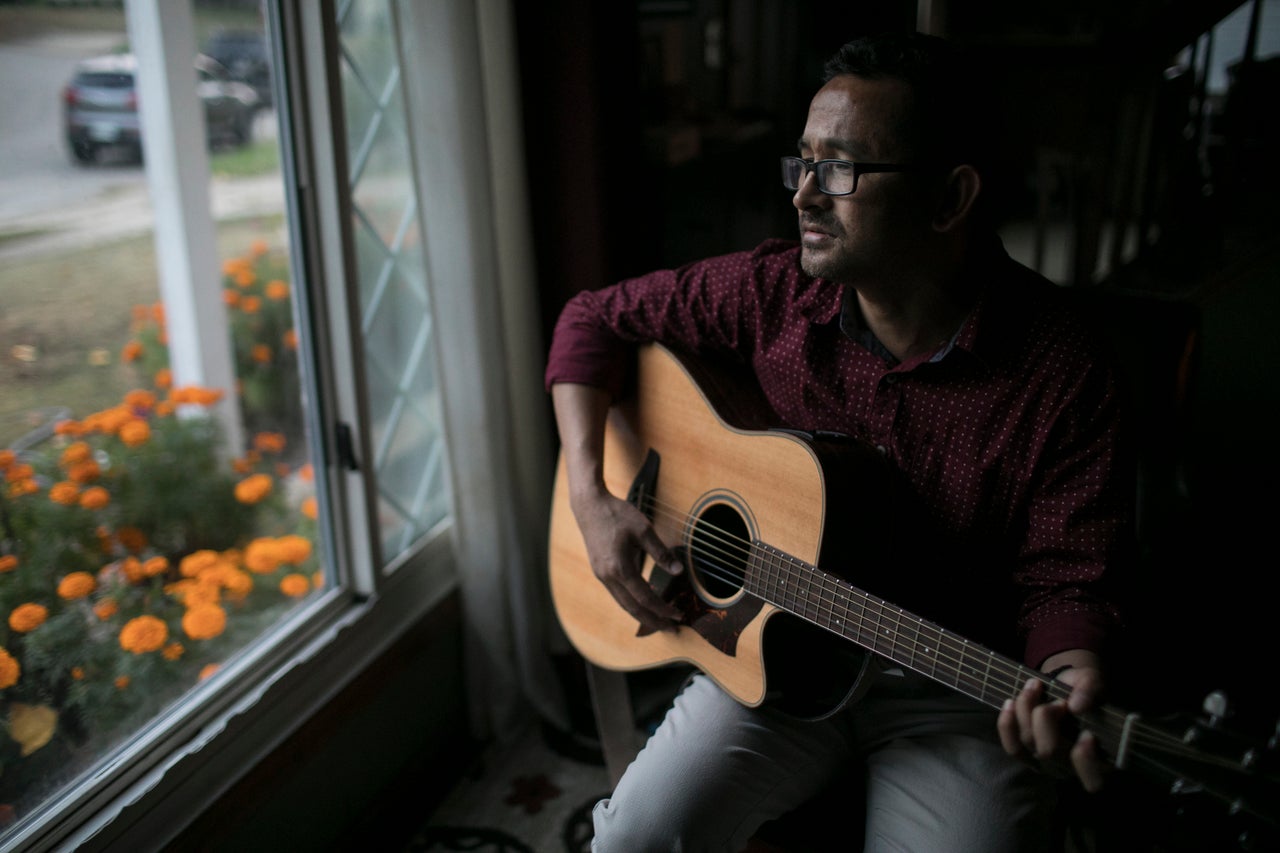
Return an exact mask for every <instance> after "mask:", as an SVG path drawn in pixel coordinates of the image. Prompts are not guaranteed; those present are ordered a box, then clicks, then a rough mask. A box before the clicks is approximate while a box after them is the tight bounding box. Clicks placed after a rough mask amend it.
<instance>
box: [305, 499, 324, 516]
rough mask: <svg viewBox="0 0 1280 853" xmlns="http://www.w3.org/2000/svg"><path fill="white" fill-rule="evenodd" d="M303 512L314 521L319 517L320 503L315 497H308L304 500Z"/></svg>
mask: <svg viewBox="0 0 1280 853" xmlns="http://www.w3.org/2000/svg"><path fill="white" fill-rule="evenodd" d="M302 514H303V515H305V516H306V517H307V518H309V519H311V520H312V521H315V520H316V518H318V517H319V515H320V504H319V502H318V501H317V500H316V499H315V497H308V498H305V499H304V500H303V501H302Z"/></svg>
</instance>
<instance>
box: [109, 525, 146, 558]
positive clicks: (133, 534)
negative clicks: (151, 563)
mask: <svg viewBox="0 0 1280 853" xmlns="http://www.w3.org/2000/svg"><path fill="white" fill-rule="evenodd" d="M116 539H118V540H120V544H121V545H122V546H124V549H125V550H126V551H134V552H138V551H141V550H142V549H143V548H145V547H147V534H145V533H143V532H142V531H141V530H139V529H138V528H136V527H121V528H120V529H119V530H117V531H116Z"/></svg>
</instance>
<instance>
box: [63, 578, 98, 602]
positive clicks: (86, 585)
mask: <svg viewBox="0 0 1280 853" xmlns="http://www.w3.org/2000/svg"><path fill="white" fill-rule="evenodd" d="M97 588H98V582H97V581H96V580H94V578H93V575H91V574H89V573H88V572H72V573H71V574H69V575H67V576H66V577H64V578H63V579H62V580H61V581H59V582H58V597H59V598H64V599H66V600H67V601H74V600H76V599H78V598H85V597H86V596H88V595H89V593H91V592H93V591H94V590H95V589H97Z"/></svg>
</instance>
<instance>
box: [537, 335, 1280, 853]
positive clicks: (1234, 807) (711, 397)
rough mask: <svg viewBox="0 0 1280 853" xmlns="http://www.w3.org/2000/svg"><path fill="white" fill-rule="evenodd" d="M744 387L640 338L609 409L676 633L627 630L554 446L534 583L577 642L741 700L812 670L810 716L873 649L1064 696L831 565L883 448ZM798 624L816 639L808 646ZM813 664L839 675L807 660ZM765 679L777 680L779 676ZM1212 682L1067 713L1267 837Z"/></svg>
mask: <svg viewBox="0 0 1280 853" xmlns="http://www.w3.org/2000/svg"><path fill="white" fill-rule="evenodd" d="M744 387H745V386H742V385H739V384H736V381H735V380H734V379H733V378H732V377H731V376H729V375H727V374H725V373H723V372H720V371H716V370H713V369H711V368H710V367H709V366H708V365H706V364H704V363H701V362H694V361H692V360H684V359H681V358H679V357H677V356H676V355H675V354H674V353H672V352H671V351H669V350H667V349H665V348H663V347H661V346H659V345H656V344H648V345H644V346H642V347H640V348H639V350H638V352H637V363H636V372H635V382H634V389H633V390H632V391H631V392H630V393H629V394H628V395H627V397H626V399H625V400H623V401H622V402H621V403H619V404H618V405H615V406H614V407H613V408H612V409H611V410H610V415H609V420H608V423H607V426H606V433H605V457H604V476H605V482H606V485H607V486H608V488H609V489H610V491H611V492H612V493H613V494H615V495H618V496H620V497H623V496H625V497H626V498H627V499H628V500H630V501H632V502H633V503H634V504H635V505H636V506H637V507H639V508H640V509H641V510H642V511H643V512H644V513H645V514H646V515H647V516H648V517H649V518H650V520H651V522H652V523H653V526H654V528H655V531H656V532H657V533H658V535H659V536H660V537H661V538H662V540H663V541H664V542H666V543H667V544H668V546H670V547H673V548H676V549H678V552H679V553H680V554H681V555H682V558H683V560H684V564H685V571H684V572H682V573H680V574H677V575H674V576H669V575H667V574H666V573H665V572H663V571H661V570H655V567H654V566H653V564H652V561H648V562H649V565H648V566H647V567H646V569H645V572H646V576H647V577H648V579H649V582H650V583H651V584H652V585H653V586H654V587H655V588H656V589H658V590H659V592H661V593H662V594H663V595H664V596H665V597H666V598H667V599H668V600H670V601H673V602H675V603H676V604H677V606H679V607H680V608H681V611H682V612H683V613H684V617H683V619H682V621H681V626H680V628H679V630H678V631H676V632H650V633H646V632H643V631H640V630H639V629H638V623H637V622H636V621H635V619H634V618H632V617H631V616H630V615H629V614H628V613H626V612H625V611H624V610H623V609H622V608H621V607H620V606H619V605H618V604H617V603H616V602H615V601H614V600H613V598H612V596H611V595H610V594H609V592H608V591H607V590H606V589H605V587H604V585H603V584H601V583H600V582H599V581H598V580H597V579H596V577H595V575H594V574H593V573H592V570H591V566H590V563H589V561H588V558H587V555H586V551H585V547H584V544H583V540H582V536H581V534H580V532H579V530H578V527H577V523H576V521H575V519H574V517H573V514H572V511H571V510H570V508H569V498H568V485H567V483H566V475H565V466H564V460H563V458H561V460H560V464H559V468H558V471H557V475H556V482H555V489H554V495H553V505H552V512H551V530H550V552H549V565H550V581H551V592H552V598H553V602H554V605H555V609H556V613H557V616H558V618H559V620H560V622H561V624H562V625H563V627H564V630H565V632H566V634H567V635H568V637H569V639H570V641H571V642H572V643H573V644H574V646H575V648H576V649H577V650H578V651H579V652H580V653H581V654H582V655H583V657H585V658H586V659H587V660H589V661H591V662H592V663H594V664H596V665H597V666H601V667H604V668H606V669H612V670H620V671H634V670H641V669H649V668H653V667H659V666H665V665H669V664H675V663H687V664H692V665H693V666H694V667H696V668H697V669H699V670H701V671H702V672H704V673H705V674H706V675H708V676H709V677H711V678H712V679H714V680H715V681H716V682H717V683H718V684H719V685H720V686H721V687H722V688H723V689H724V690H725V691H726V692H727V693H729V694H730V695H731V696H733V697H734V698H735V699H736V700H738V701H739V702H742V703H743V704H746V705H750V706H758V705H761V704H763V703H765V702H766V701H778V702H780V703H781V704H782V705H783V707H788V706H787V704H786V703H787V702H788V701H791V700H790V699H789V697H788V696H787V692H788V690H790V689H791V688H793V687H794V686H795V685H797V684H798V683H801V682H809V683H816V684H818V685H819V689H817V690H813V691H811V692H810V693H809V694H808V695H804V696H802V697H801V698H800V699H798V700H795V701H796V704H795V706H794V708H795V710H796V711H797V712H799V713H808V714H809V715H811V716H821V715H822V714H823V713H829V712H830V711H831V710H833V709H834V708H837V707H839V706H840V705H841V704H843V703H844V702H845V701H848V700H849V699H850V698H851V697H853V696H854V695H856V692H857V677H858V675H859V673H860V672H861V671H862V670H863V669H865V667H866V666H867V665H868V664H869V662H870V661H872V660H875V661H877V662H879V663H881V664H885V663H886V662H889V664H891V665H897V666H900V667H905V668H908V669H910V670H913V671H915V672H917V673H920V674H922V675H924V676H926V677H928V678H930V679H933V680H934V681H937V682H939V683H942V684H944V685H946V686H948V687H950V688H952V689H954V690H957V691H959V692H961V693H963V694H965V695H967V696H970V697H972V698H973V699H975V700H977V701H978V702H981V703H983V704H985V705H987V706H989V707H991V708H993V709H999V708H1000V707H1001V706H1002V705H1003V703H1004V701H1005V700H1006V699H1009V698H1013V697H1016V696H1017V694H1018V693H1019V692H1020V691H1021V690H1022V687H1023V686H1024V685H1025V684H1026V682H1027V680H1028V679H1030V678H1033V677H1035V678H1041V679H1043V680H1045V682H1046V686H1047V690H1046V693H1047V696H1048V697H1049V698H1050V699H1057V698H1062V697H1065V696H1066V695H1068V693H1069V692H1070V689H1069V688H1068V687H1067V686H1066V685H1064V684H1061V683H1059V682H1057V681H1053V680H1051V679H1049V678H1048V676H1045V675H1044V674H1043V673H1040V672H1037V671H1036V670H1033V669H1031V668H1029V667H1027V666H1024V665H1022V664H1019V663H1017V662H1015V661H1014V660H1012V659H1010V658H1008V657H1005V656H1003V655H1001V654H999V653H997V652H995V651H992V650H990V649H988V648H984V647H983V646H981V645H979V644H977V643H975V642H971V641H970V640H968V639H966V638H965V637H962V636H959V635H957V634H955V633H953V632H951V631H949V630H947V629H946V628H943V627H942V626H940V625H938V624H935V623H934V622H931V621H929V620H927V619H924V618H922V617H920V616H917V615H915V614H913V613H911V612H909V611H907V610H905V609H903V608H900V607H898V606H895V605H894V604H892V603H890V602H888V601H886V600H884V599H882V598H879V597H877V596H875V595H872V594H870V593H868V592H865V591H863V590H862V589H859V588H858V587H856V586H854V585H853V584H852V583H850V582H849V581H848V580H846V579H845V577H844V575H846V574H850V572H848V571H844V570H843V567H846V566H849V565H850V564H857V563H858V562H859V560H860V559H863V558H867V557H868V555H866V554H865V553H863V552H860V551H859V544H858V543H857V542H856V541H855V539H854V537H853V536H852V535H851V534H850V528H851V527H853V526H854V525H853V524H851V523H850V519H851V518H856V517H857V514H858V513H860V512H862V511H863V510H864V509H866V508H867V507H866V506H864V504H861V503H859V501H865V500H868V498H866V496H867V495H868V494H869V493H874V485H875V484H874V483H873V484H872V487H868V484H867V481H866V480H859V477H862V476H864V475H867V476H880V475H881V473H882V470H881V469H882V466H883V465H884V463H883V462H882V460H879V459H878V457H879V454H877V453H875V451H874V450H871V449H869V448H866V447H864V446H863V445H862V444H861V443H859V442H856V441H848V440H843V439H842V438H841V437H839V436H834V435H807V434H798V433H793V432H788V431H781V430H773V429H767V428H766V427H765V425H764V424H763V423H762V422H761V420H760V418H759V416H758V412H759V411H760V409H759V407H757V406H754V405H735V406H733V407H730V406H729V405H728V404H727V403H726V401H728V400H737V399H740V398H743V397H744V395H743V394H742V393H741V392H742V391H743V389H744ZM730 392H732V393H730ZM851 513H852V514H853V515H851ZM865 538H873V537H865ZM870 558H872V559H874V555H871V557H870ZM837 561H838V562H837ZM837 565H839V566H840V567H842V571H840V573H837V572H836V571H835V569H833V568H832V567H833V566H837ZM815 635H821V636H822V637H823V638H826V639H825V640H824V642H826V641H830V642H827V645H826V646H825V647H822V646H819V645H817V644H815V643H814V641H813V639H814V636H815ZM775 641H776V645H778V646H779V647H781V648H784V649H785V650H786V651H785V653H784V654H783V655H782V656H780V657H779V656H778V655H775V654H774V653H773V652H772V647H773V646H774V645H775ZM833 647H838V648H840V649H845V650H849V651H850V652H851V653H852V654H849V655H847V656H842V655H841V654H839V653H838V652H835V651H832V648H833ZM815 648H822V650H821V651H817V652H815V651H813V650H814V649H815ZM779 661H781V662H782V663H783V664H784V665H779ZM828 666H830V667H831V668H832V669H833V670H838V671H839V673H840V674H838V675H831V674H830V673H828V674H827V676H826V677H824V676H823V672H824V670H825V668H826V667H828ZM797 673H799V675H797ZM779 682H783V683H785V684H786V685H787V688H786V689H781V690H780V689H778V687H777V685H778V683H779ZM799 692H803V691H799ZM1219 699H1220V697H1218V696H1216V695H1211V696H1210V697H1209V698H1208V699H1207V700H1206V704H1205V711H1206V716H1205V717H1197V718H1195V719H1193V720H1190V721H1167V720H1162V721H1151V720H1147V719H1145V718H1144V717H1142V716H1141V715H1140V714H1138V713H1134V712H1129V711H1125V710H1122V709H1120V708H1117V707H1113V706H1110V705H1108V706H1104V707H1101V708H1098V709H1096V710H1095V711H1093V712H1091V713H1089V714H1087V715H1085V716H1084V717H1083V718H1082V719H1081V720H1080V721H1079V722H1080V724H1081V725H1082V726H1084V727H1086V728H1088V729H1089V730H1091V731H1092V732H1093V733H1094V734H1095V735H1096V736H1097V738H1098V741H1099V743H1100V745H1101V746H1102V748H1103V751H1104V753H1105V754H1106V755H1107V756H1108V758H1109V760H1110V761H1111V762H1112V763H1113V764H1114V765H1115V766H1116V767H1117V768H1120V769H1129V768H1133V769H1136V770H1139V771H1142V772H1143V773H1144V774H1145V775H1147V776H1149V777H1150V778H1153V779H1155V780H1156V781H1157V782H1159V783H1160V784H1162V785H1166V786H1168V790H1169V792H1170V793H1173V794H1179V795H1183V796H1194V797H1196V798H1197V799H1200V800H1209V801H1211V802H1212V803H1213V804H1214V805H1215V807H1219V808H1220V809H1221V810H1222V813H1223V814H1224V815H1226V816H1228V817H1229V819H1230V820H1231V821H1232V822H1233V828H1237V827H1238V832H1239V838H1240V840H1241V844H1242V845H1244V844H1245V843H1246V840H1247V841H1248V843H1256V842H1257V839H1259V838H1261V837H1266V836H1267V834H1272V835H1273V836H1274V833H1275V830H1276V828H1277V822H1278V820H1280V816H1278V815H1280V797H1278V796H1277V794H1278V793H1280V787H1277V783H1278V782H1280V774H1277V772H1276V767H1275V750H1274V747H1275V738H1274V737H1273V738H1272V740H1271V742H1270V743H1268V744H1255V743H1254V742H1253V741H1252V740H1250V739H1246V738H1242V737H1238V736H1236V735H1235V734H1232V733H1228V732H1227V731H1225V730H1224V727H1223V726H1222V720H1221V714H1219V713H1217V706H1216V704H1215V703H1217V702H1218V701H1219ZM993 726H994V720H993ZM1268 849H1269V848H1268Z"/></svg>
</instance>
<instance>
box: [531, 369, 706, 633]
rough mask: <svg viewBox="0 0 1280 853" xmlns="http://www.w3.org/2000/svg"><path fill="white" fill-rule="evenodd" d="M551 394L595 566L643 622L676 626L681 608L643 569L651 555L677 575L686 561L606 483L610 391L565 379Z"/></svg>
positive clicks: (572, 494)
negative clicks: (663, 594) (652, 583)
mask: <svg viewBox="0 0 1280 853" xmlns="http://www.w3.org/2000/svg"><path fill="white" fill-rule="evenodd" d="M551 399H552V402H553V404H554V406H555V413H556V426H557V427H558V428H559V431H560V444H561V447H562V448H563V450H564V457H565V466H566V473H567V474H568V479H569V505H570V507H571V508H572V509H573V516H574V518H575V519H576V520H577V522H578V528H579V529H580V530H581V531H582V539H583V542H584V543H585V544H586V550H587V557H588V559H589V560H590V561H591V570H592V571H593V572H594V573H595V576H596V577H597V578H599V580H600V582H601V583H602V584H604V585H605V587H606V588H607V589H608V590H609V593H610V594H611V595H612V596H613V597H614V598H615V599H616V600H617V602H618V604H619V605H620V606H621V607H622V609H623V610H625V611H627V612H628V613H630V614H631V615H632V616H633V617H635V619H636V620H637V621H638V622H639V623H640V624H641V625H642V626H643V627H644V628H646V629H648V630H651V631H674V630H676V627H677V621H678V620H679V619H680V611H679V610H678V609H676V607H675V606H674V605H672V604H669V603H667V602H665V601H663V600H662V598H661V597H659V595H658V593H657V592H656V591H655V590H654V589H653V587H652V586H650V585H649V583H648V581H646V580H645V579H644V575H643V574H642V572H643V569H644V561H645V556H646V555H648V556H650V557H652V558H653V559H654V560H656V561H657V562H658V563H659V564H660V565H661V566H663V568H665V569H666V570H667V572H669V573H670V574H673V575H675V574H679V573H680V572H681V571H682V568H683V567H682V566H681V564H680V561H679V560H678V559H677V558H676V557H675V555H674V554H673V553H672V552H671V551H670V550H669V549H668V548H667V547H666V545H664V544H663V543H662V540H661V539H659V538H658V534H657V533H655V532H654V529H653V525H651V524H650V523H649V519H647V518H645V516H644V514H643V513H642V512H640V510H638V509H636V508H635V507H634V506H632V505H631V504H629V503H627V502H626V501H624V500H622V499H620V498H617V497H615V496H614V495H613V494H612V493H610V492H609V490H608V488H607V487H606V486H605V484H604V458H603V457H604V425H605V418H606V417H607V416H608V411H609V395H608V394H607V393H605V392H604V391H602V390H601V389H599V388H593V387H591V386H589V385H577V384H572V383H561V384H556V385H554V386H552V388H551Z"/></svg>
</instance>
